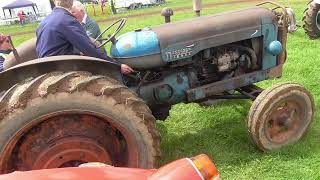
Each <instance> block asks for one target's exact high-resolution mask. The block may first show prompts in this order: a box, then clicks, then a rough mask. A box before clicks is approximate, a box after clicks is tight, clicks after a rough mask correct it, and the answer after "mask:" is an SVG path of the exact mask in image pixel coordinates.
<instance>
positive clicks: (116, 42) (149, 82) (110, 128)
mask: <svg viewBox="0 0 320 180" xmlns="http://www.w3.org/2000/svg"><path fill="white" fill-rule="evenodd" d="M265 4H271V5H273V6H274V7H275V8H274V9H269V8H265V7H262V6H264V5H265ZM169 14H172V13H169ZM198 14H200V13H198ZM287 16H288V15H287V12H286V9H285V8H284V7H283V6H281V5H278V4H275V3H271V2H268V3H262V4H259V5H258V6H257V7H252V8H248V9H243V10H238V11H232V12H225V13H222V14H217V15H209V16H201V17H195V18H192V19H189V20H184V21H179V22H169V23H166V24H162V25H159V26H155V27H147V28H144V29H136V30H134V31H132V32H128V33H125V34H123V35H121V36H120V37H116V35H117V34H118V33H119V32H120V30H121V29H122V28H123V27H124V26H125V22H126V19H120V20H118V21H116V22H115V23H113V24H111V25H110V27H108V28H106V30H105V31H103V32H102V34H101V36H103V34H105V33H107V32H108V31H109V30H110V28H111V27H116V30H115V31H114V32H113V33H111V35H110V36H108V37H107V38H106V39H104V42H103V43H102V44H101V45H100V46H103V45H105V44H106V43H108V42H111V43H112V46H111V49H110V54H111V57H112V58H114V60H116V61H118V62H120V63H124V64H128V65H130V66H131V67H133V68H134V69H135V70H136V73H134V74H130V75H122V74H121V73H120V66H119V65H118V64H117V63H113V62H108V61H105V60H102V59H97V58H93V57H86V56H53V57H47V58H42V59H38V58H37V57H36V53H35V39H31V40H29V41H27V42H25V43H23V44H22V45H20V46H19V47H17V49H16V50H14V51H13V53H12V54H10V55H9V56H8V58H7V59H6V60H5V63H4V66H5V69H6V70H5V71H4V72H2V73H0V82H1V86H0V119H1V120H0V173H9V172H13V171H26V170H34V169H48V168H63V167H77V166H78V165H79V164H82V163H86V162H102V163H106V164H109V165H112V166H121V167H139V168H153V167H156V166H157V163H158V161H159V159H160V155H161V150H160V134H159V132H158V130H157V128H156V124H155V122H156V119H161V120H164V119H166V117H167V116H168V115H169V110H170V107H171V106H172V105H174V104H177V103H181V102H184V103H189V102H198V103H201V102H204V101H207V100H208V99H213V100H217V99H249V100H252V101H253V104H252V107H251V109H250V111H249V115H248V121H247V125H248V130H247V131H248V134H249V137H250V139H251V140H252V142H253V144H254V145H255V146H257V148H259V149H260V150H262V151H274V150H278V149H280V148H282V147H284V146H286V145H288V144H292V143H296V142H297V141H299V139H300V138H301V137H302V136H303V135H304V134H305V133H306V132H307V129H308V127H309V125H310V123H311V122H312V119H313V117H314V101H313V98H312V96H311V94H310V93H309V92H308V90H307V89H306V88H304V87H303V86H302V85H300V84H296V83H282V84H277V85H274V86H271V87H269V88H267V89H262V88H260V87H258V86H256V85H255V83H257V82H261V81H264V80H268V79H274V78H279V77H281V76H282V71H283V64H284V63H285V62H286V58H287V56H286V41H287V31H288V23H287ZM167 20H168V19H167ZM100 46H99V47H97V48H100ZM199 121H201V119H199Z"/></svg>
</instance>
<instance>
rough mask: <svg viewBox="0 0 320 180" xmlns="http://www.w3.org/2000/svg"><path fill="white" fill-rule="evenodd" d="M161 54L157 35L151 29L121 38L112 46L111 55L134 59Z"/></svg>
mask: <svg viewBox="0 0 320 180" xmlns="http://www.w3.org/2000/svg"><path fill="white" fill-rule="evenodd" d="M158 53H160V47H159V40H158V38H157V35H156V34H155V33H154V32H153V31H150V30H149V29H144V30H136V31H132V32H128V33H126V34H123V35H121V36H120V37H119V39H118V41H117V43H116V44H114V45H112V47H111V49H110V54H111V56H112V57H113V58H133V57H141V56H149V55H154V54H158Z"/></svg>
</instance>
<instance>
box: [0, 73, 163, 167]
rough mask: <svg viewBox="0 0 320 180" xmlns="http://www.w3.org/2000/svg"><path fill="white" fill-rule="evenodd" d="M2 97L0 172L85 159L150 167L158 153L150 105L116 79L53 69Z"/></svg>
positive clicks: (66, 163) (157, 135)
mask: <svg viewBox="0 0 320 180" xmlns="http://www.w3.org/2000/svg"><path fill="white" fill-rule="evenodd" d="M0 100H1V101H0V116H1V117H0V173H9V172H12V171H25V170H33V169H43V168H60V167H73V166H78V165H80V164H82V163H86V162H102V163H106V164H110V165H113V166H126V167H140V168H153V167H155V166H156V165H157V161H158V160H159V158H160V135H159V132H158V131H157V129H156V127H155V118H154V117H153V116H152V114H151V111H150V109H149V108H148V106H147V105H146V104H145V103H144V102H143V101H142V100H141V99H140V98H138V97H137V96H136V94H135V93H134V92H132V91H130V90H129V89H128V88H127V87H126V86H123V85H122V84H121V83H119V82H118V81H116V80H114V79H111V78H108V77H105V76H98V75H92V74H91V73H88V72H78V71H74V72H66V73H63V72H52V73H48V74H44V75H41V76H39V77H36V78H34V79H30V80H26V81H25V82H21V83H19V84H17V85H15V86H13V87H12V88H11V89H9V90H8V91H7V92H6V93H5V94H4V95H3V96H2V98H1V99H0Z"/></svg>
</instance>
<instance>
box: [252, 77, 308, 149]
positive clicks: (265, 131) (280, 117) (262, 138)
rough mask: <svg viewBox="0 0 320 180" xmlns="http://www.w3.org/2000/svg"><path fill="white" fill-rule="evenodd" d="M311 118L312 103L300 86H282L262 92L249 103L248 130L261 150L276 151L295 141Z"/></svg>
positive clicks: (306, 127)
mask: <svg viewBox="0 0 320 180" xmlns="http://www.w3.org/2000/svg"><path fill="white" fill-rule="evenodd" d="M313 116H314V101H313V98H312V96H311V94H310V93H309V92H308V91H307V90H306V89H305V88H304V87H302V86H301V85H299V84H294V83H285V84H279V85H275V86H273V87H271V88H269V89H266V90H264V91H263V92H262V93H261V94H260V95H259V96H258V97H257V99H256V100H255V101H254V102H253V104H252V106H251V108H250V112H249V117H248V129H249V136H250V138H251V140H252V142H253V143H254V144H255V145H256V146H257V147H258V148H259V149H260V150H262V151H273V150H277V149H279V148H281V147H283V146H286V145H288V144H292V143H295V142H297V141H298V140H299V139H300V138H301V137H302V136H303V135H304V133H305V132H306V131H307V129H308V127H309V125H310V123H311V121H312V119H313Z"/></svg>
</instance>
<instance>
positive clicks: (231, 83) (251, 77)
mask: <svg viewBox="0 0 320 180" xmlns="http://www.w3.org/2000/svg"><path fill="white" fill-rule="evenodd" d="M281 75H282V65H279V66H276V67H274V68H271V69H268V70H261V71H256V72H253V73H248V74H244V75H241V76H237V77H234V78H230V79H227V80H223V81H218V82H214V83H211V84H207V85H205V86H201V87H197V88H193V89H189V90H187V93H186V94H187V100H188V102H193V101H199V100H203V99H205V98H208V97H210V96H213V95H215V94H218V93H221V92H224V91H229V90H234V89H236V88H239V87H244V86H248V85H251V84H254V83H256V82H259V81H262V80H265V79H273V78H277V77H281Z"/></svg>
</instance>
